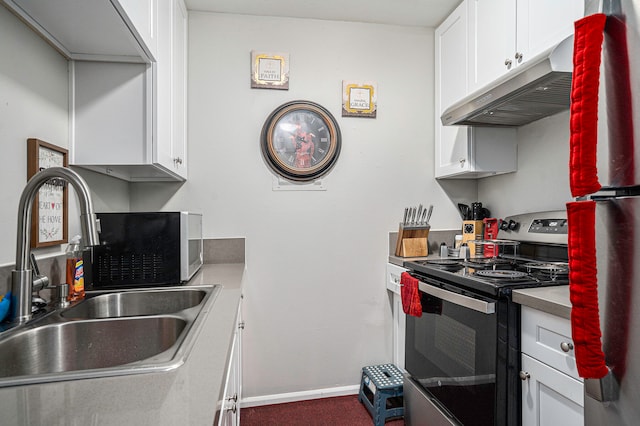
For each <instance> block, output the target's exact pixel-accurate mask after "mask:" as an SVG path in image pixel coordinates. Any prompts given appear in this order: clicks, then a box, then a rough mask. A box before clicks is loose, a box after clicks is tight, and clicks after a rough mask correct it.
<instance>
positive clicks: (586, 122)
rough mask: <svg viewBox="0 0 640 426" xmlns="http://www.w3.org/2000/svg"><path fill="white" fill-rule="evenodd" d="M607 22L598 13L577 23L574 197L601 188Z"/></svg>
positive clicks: (572, 164)
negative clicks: (600, 114) (603, 60)
mask: <svg viewBox="0 0 640 426" xmlns="http://www.w3.org/2000/svg"><path fill="white" fill-rule="evenodd" d="M606 20H607V17H606V15H604V14H602V13H598V14H594V15H589V16H587V17H585V18H582V19H580V20H579V21H576V23H575V35H574V45H573V77H572V83H571V118H570V121H569V128H570V131H571V136H570V156H569V170H570V175H569V183H570V186H571V194H572V195H573V196H574V197H582V196H584V195H587V194H591V193H594V192H597V191H599V190H600V188H601V185H600V182H599V181H598V170H597V167H596V154H597V152H596V145H597V139H598V88H599V85H600V62H601V56H602V42H603V40H604V27H605V23H606Z"/></svg>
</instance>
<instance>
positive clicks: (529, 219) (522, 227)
mask: <svg viewBox="0 0 640 426" xmlns="http://www.w3.org/2000/svg"><path fill="white" fill-rule="evenodd" d="M568 229H569V226H568V222H567V213H566V211H564V210H552V211H546V212H535V213H524V214H518V215H513V216H508V217H506V218H504V219H502V220H500V228H499V231H498V239H506V240H516V241H523V242H524V241H527V242H536V243H543V244H567V234H568Z"/></svg>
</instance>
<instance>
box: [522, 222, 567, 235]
mask: <svg viewBox="0 0 640 426" xmlns="http://www.w3.org/2000/svg"><path fill="white" fill-rule="evenodd" d="M568 230H569V224H568V223H567V219H534V220H533V221H532V222H531V226H529V232H535V233H539V234H566V233H568Z"/></svg>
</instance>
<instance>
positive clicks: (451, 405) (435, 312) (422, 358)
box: [405, 278, 498, 426]
mask: <svg viewBox="0 0 640 426" xmlns="http://www.w3.org/2000/svg"><path fill="white" fill-rule="evenodd" d="M425 280H426V281H430V280H429V279H425V278H421V281H420V283H419V289H420V297H421V302H422V311H423V314H422V316H421V317H420V318H418V317H414V316H407V325H406V342H405V368H406V370H407V371H408V373H409V376H410V377H411V379H412V380H413V382H414V384H415V385H417V386H418V387H419V388H420V390H421V391H422V393H423V394H424V397H425V398H424V399H425V400H424V401H422V403H425V404H428V403H429V401H432V402H433V404H435V405H436V406H437V407H438V408H439V411H440V412H441V414H442V415H443V416H446V417H447V418H448V421H449V423H451V424H458V423H460V424H464V425H465V426H469V425H482V426H486V425H493V424H494V423H495V418H496V404H497V402H496V347H497V333H498V325H497V324H498V320H497V317H498V315H497V314H496V308H497V303H496V301H495V300H493V299H490V298H485V297H481V296H476V295H470V294H469V293H464V292H462V291H461V290H460V289H458V288H456V287H453V286H449V285H446V284H443V283H439V282H438V283H437V285H432V284H430V283H428V282H424V281H425ZM433 283H434V284H435V283H436V282H435V281H434V282H433ZM414 400H415V399H414V398H412V401H411V402H412V403H415V402H414ZM411 410H412V407H407V411H411ZM418 411H422V410H421V409H419V410H418ZM407 414H408V416H409V418H411V417H412V416H411V413H409V412H408V413H407ZM416 417H417V416H416ZM416 420H417V419H416ZM443 420H444V419H443ZM412 423H413V424H420V421H419V420H418V421H417V422H412V421H410V422H408V423H407V424H409V425H411V424H412ZM434 424H439V423H438V422H436V423H434Z"/></svg>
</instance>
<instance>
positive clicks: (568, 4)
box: [468, 0, 584, 92]
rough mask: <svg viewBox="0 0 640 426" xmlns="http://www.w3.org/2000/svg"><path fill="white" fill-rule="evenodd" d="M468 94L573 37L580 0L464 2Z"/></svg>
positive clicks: (582, 12)
mask: <svg viewBox="0 0 640 426" xmlns="http://www.w3.org/2000/svg"><path fill="white" fill-rule="evenodd" d="M468 2H469V40H470V41H469V64H470V66H469V82H468V84H469V92H473V91H475V90H477V89H479V88H481V87H482V86H484V85H486V84H489V83H491V82H492V81H494V80H495V79H497V78H498V77H500V76H501V75H503V74H505V73H507V72H508V71H509V70H511V69H514V68H515V67H517V66H518V65H520V64H523V63H525V62H526V61H528V60H529V59H531V58H533V57H535V56H536V55H538V54H540V53H542V52H543V51H545V50H547V49H549V48H551V47H552V46H554V45H555V44H557V43H559V42H560V41H562V40H564V39H565V38H566V37H568V36H570V35H571V34H573V24H574V22H575V21H576V20H578V19H580V18H581V17H582V16H583V15H584V0H561V1H558V0H516V1H514V0H468Z"/></svg>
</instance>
